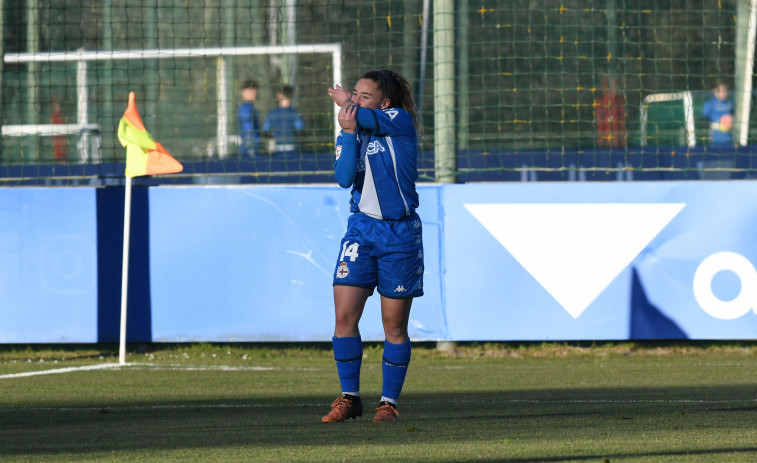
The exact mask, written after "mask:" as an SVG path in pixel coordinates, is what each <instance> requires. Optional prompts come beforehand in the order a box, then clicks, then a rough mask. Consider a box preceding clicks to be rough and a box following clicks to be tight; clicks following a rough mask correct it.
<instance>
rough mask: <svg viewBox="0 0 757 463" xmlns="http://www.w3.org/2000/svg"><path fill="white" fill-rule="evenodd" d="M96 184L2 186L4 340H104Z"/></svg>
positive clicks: (0, 318) (0, 336)
mask: <svg viewBox="0 0 757 463" xmlns="http://www.w3.org/2000/svg"><path fill="white" fill-rule="evenodd" d="M95 211H96V201H95V190H94V189H93V188H86V189H83V188H4V189H2V190H1V192H0V342H2V343H24V342H44V343H58V342H77V343H88V342H97V238H96V212H95Z"/></svg>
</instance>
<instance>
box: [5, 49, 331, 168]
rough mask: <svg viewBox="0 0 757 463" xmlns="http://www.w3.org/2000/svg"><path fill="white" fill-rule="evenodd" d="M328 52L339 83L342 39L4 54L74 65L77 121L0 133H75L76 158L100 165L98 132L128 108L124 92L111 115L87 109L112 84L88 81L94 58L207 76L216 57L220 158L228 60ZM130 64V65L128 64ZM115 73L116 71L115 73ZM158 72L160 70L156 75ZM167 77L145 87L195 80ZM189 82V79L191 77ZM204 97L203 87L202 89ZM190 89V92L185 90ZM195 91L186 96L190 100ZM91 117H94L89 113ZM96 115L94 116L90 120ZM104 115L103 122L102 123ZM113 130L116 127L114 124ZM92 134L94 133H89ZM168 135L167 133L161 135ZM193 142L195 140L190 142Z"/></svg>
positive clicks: (12, 60) (225, 147)
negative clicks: (155, 63)
mask: <svg viewBox="0 0 757 463" xmlns="http://www.w3.org/2000/svg"><path fill="white" fill-rule="evenodd" d="M317 54H326V55H330V56H331V61H330V65H329V66H324V71H325V72H329V71H330V74H331V75H330V77H328V78H324V80H326V79H327V80H330V81H331V82H329V83H328V84H329V85H333V84H334V83H341V81H342V46H341V44H340V43H328V44H309V45H271V46H253V47H217V48H177V49H159V50H121V51H118V50H116V51H86V50H78V51H73V52H46V53H8V54H6V55H5V56H4V62H5V64H6V65H8V64H20V65H23V64H27V65H30V66H29V71H28V72H33V71H32V66H31V65H32V64H33V63H38V64H37V66H38V65H39V64H42V63H44V64H48V65H50V64H64V65H65V64H68V63H71V64H73V65H75V66H76V101H77V107H76V117H75V119H76V123H73V124H7V125H4V126H2V135H3V136H4V137H25V136H33V137H51V136H62V135H63V136H65V135H79V138H80V143H79V145H80V146H79V148H78V151H79V162H81V163H93V162H94V163H98V162H101V155H100V153H99V144H98V143H99V135H100V133H101V132H103V133H104V132H105V131H109V129H108V127H110V125H113V124H111V122H112V121H113V120H116V121H117V120H118V118H120V116H121V113H122V112H123V109H124V108H125V107H126V97H127V95H128V93H124V95H123V102H122V103H123V105H122V106H119V101H120V100H118V99H117V97H115V96H114V101H113V103H112V105H113V107H112V111H111V112H112V113H113V114H102V113H98V111H97V110H95V109H93V108H92V107H91V104H90V101H92V99H93V98H97V97H96V96H93V94H96V93H98V91H99V90H101V89H99V88H97V87H98V86H99V87H102V86H104V85H105V86H107V85H112V82H108V81H100V82H99V83H92V79H90V78H89V76H90V75H92V74H93V73H94V74H97V73H98V72H101V71H100V70H92V69H90V65H91V63H93V62H100V63H110V64H111V66H113V63H115V62H124V61H126V62H129V63H136V62H140V61H141V62H144V61H149V60H161V61H164V60H182V63H183V64H182V66H184V67H187V66H190V67H191V66H192V65H191V64H186V63H187V62H191V61H192V60H202V61H203V64H199V63H198V64H197V66H198V67H200V69H201V70H200V71H198V72H196V73H195V74H192V75H202V76H204V75H206V74H208V73H212V72H213V70H209V69H208V66H207V65H206V63H207V62H208V60H214V61H215V62H214V63H213V64H211V66H213V67H214V68H215V69H214V71H215V79H208V81H209V82H210V81H213V80H214V84H215V100H216V104H215V126H216V130H215V137H214V139H215V143H214V145H215V146H211V147H207V148H206V149H205V151H204V152H205V153H209V154H212V155H213V156H217V157H219V158H224V157H226V156H228V155H229V154H230V152H231V149H230V145H233V144H234V143H233V142H234V140H235V139H236V136H235V135H233V134H230V133H229V126H230V125H232V123H233V121H232V117H233V115H234V108H233V107H231V106H232V105H233V103H232V102H230V98H229V95H230V93H229V91H230V88H231V86H232V85H233V78H232V77H231V76H230V74H229V70H228V61H229V59H231V58H232V57H246V56H254V55H271V56H281V55H317ZM129 66H131V64H129ZM136 67H139V68H147V66H146V65H144V64H140V65H139V66H136ZM121 69H122V73H123V74H128V71H129V68H128V66H127V67H122V68H121ZM116 72H118V70H117V71H116ZM160 72H161V71H158V74H160ZM171 77H172V78H171V80H170V81H169V82H168V83H167V82H164V81H162V75H161V76H159V78H157V79H155V81H154V82H148V83H147V85H153V86H161V85H162V86H166V85H170V86H174V87H176V86H182V85H186V86H187V87H190V86H191V85H192V84H193V82H187V81H185V80H183V79H182V78H181V77H179V78H175V77H174V76H171ZM190 80H191V79H190ZM143 85H145V82H134V86H143ZM202 91H203V96H204V93H206V92H205V88H202ZM188 93H189V91H188ZM192 97H193V95H190V98H192ZM142 101H144V100H142ZM93 116H94V117H93ZM173 116H174V117H176V118H178V117H181V116H182V115H181V114H174V115H173ZM337 116H338V108H337V107H336V106H335V105H334V108H333V121H332V124H333V127H334V135H335V136H336V134H338V128H339V124H338V120H337ZM93 118H94V120H92V119H93ZM100 118H102V119H103V120H105V122H104V121H100V120H99V119H100ZM168 124H170V122H164V126H168ZM112 131H113V132H115V125H114V127H113V128H112ZM93 135H94V137H93ZM192 135H194V134H193V133H192V131H191V130H189V129H187V130H184V131H183V133H181V134H177V138H180V137H183V138H189V137H191V136H192ZM164 138H166V137H164ZM93 139H94V140H95V142H94V143H95V146H96V148H97V149H92V143H93V142H92V140H93ZM192 143H194V142H192Z"/></svg>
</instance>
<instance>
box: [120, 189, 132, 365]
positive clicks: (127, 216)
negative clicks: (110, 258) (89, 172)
mask: <svg viewBox="0 0 757 463" xmlns="http://www.w3.org/2000/svg"><path fill="white" fill-rule="evenodd" d="M130 230H131V176H130V175H127V176H126V192H125V195H124V255H123V260H122V262H123V267H122V268H121V332H120V334H119V341H120V345H119V348H118V363H120V364H121V365H125V364H126V294H127V289H128V283H129V234H130V233H129V232H130Z"/></svg>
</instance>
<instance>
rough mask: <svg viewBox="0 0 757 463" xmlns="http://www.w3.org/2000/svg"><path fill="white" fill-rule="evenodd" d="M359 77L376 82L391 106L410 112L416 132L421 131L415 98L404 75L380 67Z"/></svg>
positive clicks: (420, 132)
mask: <svg viewBox="0 0 757 463" xmlns="http://www.w3.org/2000/svg"><path fill="white" fill-rule="evenodd" d="M360 78H361V79H370V80H372V81H374V82H376V84H377V85H378V89H379V91H381V93H383V95H384V96H385V97H386V98H389V100H390V101H391V104H392V106H393V107H395V108H402V109H404V110H405V111H407V112H408V113H410V115H411V116H413V126H415V130H416V132H418V133H419V134H422V133H423V125H422V124H421V120H420V116H419V114H418V106H416V105H415V100H414V99H413V90H412V88H410V84H409V83H408V81H407V80H406V79H405V78H404V77H402V76H401V75H400V74H398V73H396V72H394V71H392V70H390V69H382V70H380V71H368V72H366V73H365V74H363V75H362V76H361V77H360Z"/></svg>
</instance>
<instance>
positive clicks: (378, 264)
mask: <svg viewBox="0 0 757 463" xmlns="http://www.w3.org/2000/svg"><path fill="white" fill-rule="evenodd" d="M328 93H329V96H331V98H332V99H333V100H334V102H335V103H336V104H337V105H339V106H340V107H341V110H340V111H339V117H338V118H339V125H340V126H341V127H342V131H341V133H340V134H339V137H338V138H337V142H336V161H335V163H334V171H335V176H336V179H337V182H338V183H339V185H340V186H342V187H343V188H350V187H351V188H352V193H351V199H350V211H351V212H352V215H351V216H350V218H349V219H348V223H347V232H346V233H345V235H344V238H343V239H342V242H341V248H340V250H339V257H338V259H337V263H336V268H335V269H334V277H333V285H334V306H335V314H336V323H335V328H334V337H333V339H332V341H333V346H334V358H335V360H336V365H337V373H338V375H339V380H340V382H341V386H342V394H341V395H340V396H339V397H338V398H337V399H336V400H335V401H334V403H333V404H332V405H331V411H330V412H329V413H328V414H327V415H325V416H324V417H323V418H322V419H321V421H323V422H340V421H344V420H346V419H348V418H356V417H358V416H362V414H363V405H362V401H361V399H360V367H361V362H362V358H363V346H362V339H361V337H360V331H359V329H358V323H359V321H360V318H361V316H362V313H363V309H364V307H365V302H366V300H367V299H368V297H369V296H371V295H372V294H373V291H374V289H377V290H378V293H379V294H380V295H381V316H382V321H383V325H384V335H385V342H384V355H383V359H382V373H383V389H382V393H381V395H382V396H381V399H380V401H379V407H378V408H377V409H376V414H375V416H374V418H373V421H377V422H382V421H396V420H397V416H398V415H399V413H398V412H397V400H398V399H399V395H400V392H401V390H402V386H403V384H404V382H405V375H406V373H407V368H408V365H409V363H410V337H409V335H408V331H407V327H408V321H409V317H410V307H411V305H412V302H413V298H414V297H419V296H422V295H423V239H422V227H421V220H420V218H419V217H418V214H417V213H416V212H415V209H416V208H417V207H418V193H417V192H416V189H415V182H416V180H417V178H418V169H417V157H418V149H417V146H418V132H420V130H421V127H420V123H419V121H418V114H417V108H416V106H415V102H414V101H413V97H412V91H411V89H410V86H409V84H408V83H407V81H406V80H405V79H404V78H403V77H402V76H400V75H399V74H397V73H395V72H393V71H389V70H382V71H370V72H367V73H365V74H363V76H362V77H361V78H360V79H359V80H358V82H357V84H356V85H355V88H354V90H353V91H352V93H351V94H350V92H349V91H347V90H345V89H343V88H341V87H340V86H338V85H337V86H335V87H334V88H330V89H329V91H328Z"/></svg>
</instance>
